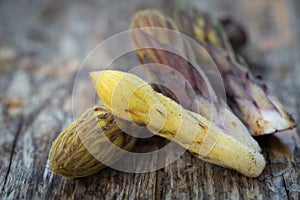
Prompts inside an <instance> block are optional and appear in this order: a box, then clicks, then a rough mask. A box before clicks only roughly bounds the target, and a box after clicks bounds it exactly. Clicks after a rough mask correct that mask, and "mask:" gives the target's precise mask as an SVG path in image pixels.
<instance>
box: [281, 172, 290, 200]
mask: <svg viewBox="0 0 300 200" xmlns="http://www.w3.org/2000/svg"><path fill="white" fill-rule="evenodd" d="M281 176H282V182H283V187H284V190H285V193H286V197H287V199H288V200H289V199H290V196H289V189H288V188H287V185H286V182H285V178H284V175H283V174H282V175H281Z"/></svg>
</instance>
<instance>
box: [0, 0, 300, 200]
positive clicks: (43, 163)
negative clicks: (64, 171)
mask: <svg viewBox="0 0 300 200" xmlns="http://www.w3.org/2000/svg"><path fill="white" fill-rule="evenodd" d="M185 3H190V4H192V5H194V6H195V7H198V8H200V9H202V10H206V11H208V12H210V13H212V14H213V15H214V16H216V17H218V18H221V19H225V18H228V17H229V18H231V19H234V20H235V21H236V22H238V23H239V24H241V26H242V27H243V28H244V29H245V31H246V33H247V44H246V45H245V46H244V48H243V49H242V50H241V52H242V53H243V54H244V55H245V56H246V57H247V60H248V61H250V62H251V64H252V65H251V66H252V71H253V72H254V73H255V74H256V75H261V76H263V79H264V80H265V81H266V83H267V85H268V87H269V88H270V90H271V91H273V92H274V93H275V94H276V95H277V96H278V98H279V99H280V101H282V102H283V104H284V105H285V107H286V108H287V110H288V111H289V112H290V113H291V114H292V115H293V116H294V118H295V119H296V121H297V122H298V121H299V120H298V119H299V117H298V116H299V115H300V101H299V98H300V81H299V75H300V20H299V19H300V13H299V10H300V3H299V1H298V0H266V1H261V0H252V1H247V0H211V1H207V0H189V1H185ZM173 5H174V1H172V0H126V1H124V0H86V1H80V0H73V1H70V0H69V1H60V0H51V1H50V0H49V1H47V0H45V1H42V0H1V1H0V100H1V101H0V128H1V129H0V198H1V197H2V198H12V199H13V198H17V199H19V198H22V199H23V198H24V199H32V198H37V199H40V198H49V197H53V198H71V199H72V198H86V197H89V198H95V197H99V196H100V197H103V198H104V197H106V198H108V199H110V198H112V197H114V198H115V199H149V198H154V197H157V198H160V197H164V198H169V199H174V198H179V199H192V198H196V199H198V198H201V197H202V198H212V197H214V198H216V199H226V198H229V199H237V198H243V199H249V198H250V199H251V198H253V199H260V198H263V197H266V198H277V199H285V198H288V197H291V198H293V197H294V198H295V199H297V197H299V196H297V195H299V192H300V186H299V179H300V170H299V166H300V156H299V155H300V153H299V149H300V142H299V135H298V132H299V131H298V132H297V131H296V130H293V131H291V132H287V133H285V135H282V134H275V136H274V137H264V138H261V139H259V142H260V144H264V147H263V151H264V152H263V153H264V156H265V157H266V158H267V159H268V160H267V162H268V166H269V167H268V168H267V169H266V170H265V171H264V173H263V175H262V176H261V177H260V178H259V179H247V178H245V177H242V176H240V175H238V174H237V173H235V172H233V171H230V170H226V169H224V168H221V167H217V166H213V165H210V164H207V163H204V162H202V161H200V160H198V159H195V158H194V157H193V156H192V155H191V154H189V153H186V154H184V156H182V157H180V159H178V160H177V161H176V162H174V163H173V164H171V165H170V166H167V167H166V168H164V169H162V170H159V171H157V172H151V173H147V174H128V173H123V172H117V171H115V170H112V169H105V170H104V171H102V172H100V173H99V174H96V175H95V176H91V177H87V178H84V179H75V180H73V179H64V178H61V177H59V176H56V175H54V174H53V173H52V172H51V170H50V169H49V163H48V152H49V149H50V146H51V143H52V141H53V140H54V139H55V138H56V136H57V135H58V133H59V132H60V131H61V130H62V128H64V127H65V126H66V125H68V124H69V123H70V122H72V121H73V115H72V90H73V83H74V79H75V74H76V71H77V70H78V68H79V66H80V65H81V63H82V62H83V61H84V58H85V57H86V56H87V55H88V53H89V52H90V51H91V50H92V49H93V48H95V47H96V46H97V45H98V44H99V43H101V42H102V41H104V40H105V39H107V38H109V37H110V36H112V35H114V34H117V33H119V32H122V31H126V30H128V27H129V25H130V20H131V18H132V16H133V15H134V13H135V12H136V11H137V10H140V9H144V8H156V9H159V10H162V11H163V10H165V9H169V8H170V7H171V6H173ZM120 45H122V44H120ZM80 92H81V94H82V99H83V101H84V97H85V95H86V94H85V92H86V88H85V85H82V86H81V88H80ZM298 130H299V128H298ZM271 144H272V145H271ZM274 144H276V145H274ZM271 146H272V148H271Z"/></svg>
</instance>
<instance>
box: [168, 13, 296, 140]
mask: <svg viewBox="0 0 300 200" xmlns="http://www.w3.org/2000/svg"><path fill="white" fill-rule="evenodd" d="M174 19H175V21H176V24H177V25H178V26H179V29H180V31H182V32H183V33H185V34H187V35H189V36H191V37H192V38H194V39H196V40H197V41H198V42H199V43H200V44H202V45H203V46H204V47H206V49H207V51H208V52H209V53H210V55H211V56H212V58H213V59H214V61H215V62H216V64H217V66H218V69H219V71H220V72H221V75H222V77H223V79H224V83H225V88H226V93H227V97H228V99H229V101H228V103H229V104H230V106H231V107H232V108H233V110H234V112H235V113H236V114H237V116H238V117H239V118H240V119H241V120H242V121H243V122H244V123H245V124H246V125H247V127H248V128H249V129H250V130H251V133H252V134H253V135H254V136H258V135H264V134H270V133H274V132H277V131H283V130H286V129H292V128H294V127H295V126H296V124H295V121H294V119H293V118H292V116H291V115H289V114H288V113H287V111H286V110H285V108H284V107H283V105H282V104H281V103H280V102H279V100H278V99H277V98H276V97H275V96H274V95H273V94H272V93H271V92H270V91H269V90H268V89H267V87H266V85H265V84H264V83H262V82H261V81H259V80H256V79H255V78H254V77H253V75H252V74H251V72H250V70H249V68H248V67H247V66H246V64H245V62H241V60H242V59H239V58H238V57H237V56H236V55H235V54H234V52H233V51H232V48H231V45H230V43H229V42H228V38H227V36H226V34H224V30H223V27H222V26H221V25H220V23H219V22H218V21H217V20H216V19H214V18H213V17H212V16H211V15H209V14H208V13H204V12H201V11H199V10H197V9H195V8H179V9H178V10H176V12H175V14H174ZM194 50H195V51H196V53H197V49H194ZM198 61H199V63H201V60H198Z"/></svg>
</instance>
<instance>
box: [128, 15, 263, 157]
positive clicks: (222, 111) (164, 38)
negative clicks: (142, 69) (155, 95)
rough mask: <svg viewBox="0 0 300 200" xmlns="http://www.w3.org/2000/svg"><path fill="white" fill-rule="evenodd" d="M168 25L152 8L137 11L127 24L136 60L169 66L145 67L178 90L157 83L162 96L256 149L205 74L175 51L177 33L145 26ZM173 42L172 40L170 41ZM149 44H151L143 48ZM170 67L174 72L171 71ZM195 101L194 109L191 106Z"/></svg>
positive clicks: (172, 26) (178, 43) (170, 24)
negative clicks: (193, 93) (171, 90)
mask: <svg viewBox="0 0 300 200" xmlns="http://www.w3.org/2000/svg"><path fill="white" fill-rule="evenodd" d="M151 26H152V27H157V28H168V29H171V30H175V31H176V30H177V28H176V25H175V24H174V22H173V21H172V20H171V19H170V18H168V17H165V16H164V15H162V14H161V13H160V12H158V11H155V10H144V11H139V12H138V13H136V15H135V16H134V18H133V20H132V22H131V28H132V29H135V28H142V29H135V31H133V34H132V35H131V41H132V44H133V46H134V47H135V49H136V55H137V57H138V59H139V61H140V62H141V63H143V64H146V63H159V64H163V65H166V66H169V67H171V68H170V69H161V70H160V69H157V68H153V67H151V66H149V67H148V71H149V72H150V73H151V75H152V76H153V77H154V78H155V79H156V80H159V82H160V83H164V85H167V86H169V87H170V88H171V89H174V90H176V91H179V92H180V93H179V94H177V96H175V95H174V94H173V93H172V92H170V90H169V89H170V88H169V89H166V87H161V86H160V85H158V86H157V87H158V89H159V91H160V92H162V93H163V94H165V95H166V96H168V97H170V98H172V99H173V100H175V101H176V100H177V102H178V103H180V104H181V105H182V106H183V107H184V108H186V109H189V110H193V111H196V112H197V113H199V114H200V115H202V116H204V117H205V118H206V119H209V120H211V121H212V122H213V123H214V125H215V126H217V127H219V128H220V129H222V130H223V131H224V132H225V133H226V134H228V135H231V136H233V137H234V138H236V139H237V140H239V141H240V142H241V143H243V144H245V145H247V146H249V147H251V148H253V149H256V150H258V151H260V147H259V145H258V144H257V142H256V141H255V140H254V139H253V138H252V137H251V134H250V133H249V131H248V129H247V128H246V127H245V126H244V124H243V123H242V122H241V121H240V120H239V119H238V118H237V117H236V116H235V115H234V114H233V113H232V112H231V110H230V108H229V107H228V106H227V104H226V103H225V102H224V101H223V100H222V99H220V98H218V97H217V95H216V94H215V92H214V90H213V88H212V86H211V85H210V83H209V81H208V79H207V77H206V76H205V74H204V73H203V72H202V73H201V71H198V70H196V69H195V67H194V66H193V65H192V64H191V63H189V62H188V61H187V60H185V59H183V58H182V57H180V56H179V55H177V54H175V53H171V52H168V51H167V50H163V49H168V50H170V51H173V52H176V51H177V50H176V49H175V47H181V46H184V45H187V44H185V43H184V41H183V40H182V38H181V37H175V34H173V32H168V31H165V30H164V29H153V28H145V27H151ZM174 42H176V44H175V45H174ZM145 46H149V47H152V48H143V47H145ZM174 70H176V72H178V73H174ZM180 75H182V76H184V78H185V79H186V80H187V81H188V83H190V85H191V88H192V90H194V92H195V95H194V96H193V95H191V92H190V91H189V90H190V89H189V88H188V87H187V86H186V84H187V83H186V81H181V78H180ZM195 105H198V107H197V108H198V109H197V108H195Z"/></svg>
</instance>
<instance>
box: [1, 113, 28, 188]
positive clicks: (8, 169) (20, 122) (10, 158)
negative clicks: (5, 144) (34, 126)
mask: <svg viewBox="0 0 300 200" xmlns="http://www.w3.org/2000/svg"><path fill="white" fill-rule="evenodd" d="M22 127H23V116H20V119H19V123H18V128H17V130H16V132H15V134H14V135H15V137H14V140H13V144H12V148H11V151H10V156H9V164H8V168H7V171H6V173H5V177H4V183H3V187H2V191H4V189H5V186H6V183H7V179H8V175H9V173H10V169H11V164H12V160H13V156H14V152H15V148H16V145H17V142H18V138H19V135H20V133H21V130H22Z"/></svg>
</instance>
